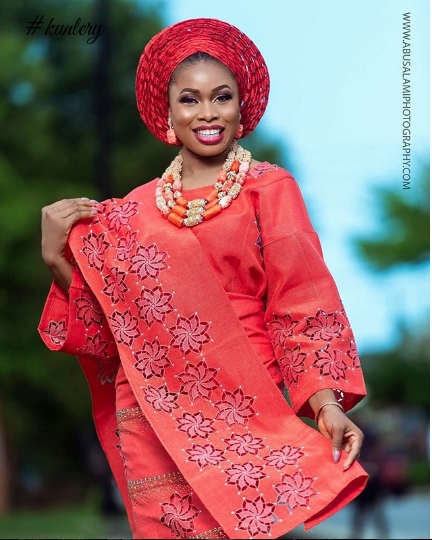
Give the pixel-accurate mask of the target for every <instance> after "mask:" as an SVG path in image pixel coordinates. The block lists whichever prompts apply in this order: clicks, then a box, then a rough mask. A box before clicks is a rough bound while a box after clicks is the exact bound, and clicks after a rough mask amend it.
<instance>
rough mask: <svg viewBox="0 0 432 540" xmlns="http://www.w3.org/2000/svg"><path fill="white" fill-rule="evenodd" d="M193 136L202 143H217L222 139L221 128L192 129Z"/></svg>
mask: <svg viewBox="0 0 432 540" xmlns="http://www.w3.org/2000/svg"><path fill="white" fill-rule="evenodd" d="M194 133H195V137H196V138H197V140H198V141H199V142H200V143H202V144H218V143H220V141H221V140H222V139H223V129H222V128H218V129H215V128H211V129H210V128H207V129H196V130H194Z"/></svg>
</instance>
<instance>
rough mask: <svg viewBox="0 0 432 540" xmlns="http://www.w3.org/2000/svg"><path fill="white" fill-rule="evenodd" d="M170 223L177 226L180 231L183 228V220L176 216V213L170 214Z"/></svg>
mask: <svg viewBox="0 0 432 540" xmlns="http://www.w3.org/2000/svg"><path fill="white" fill-rule="evenodd" d="M168 221H170V222H171V223H173V224H174V225H176V226H177V227H178V228H179V229H180V228H181V227H183V220H182V218H181V217H180V216H178V215H177V214H174V212H171V213H170V214H168Z"/></svg>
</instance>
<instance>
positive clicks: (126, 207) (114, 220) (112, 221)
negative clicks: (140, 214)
mask: <svg viewBox="0 0 432 540" xmlns="http://www.w3.org/2000/svg"><path fill="white" fill-rule="evenodd" d="M137 207H138V203H137V202H133V201H126V202H124V203H123V204H119V205H116V206H114V207H113V208H112V209H111V210H110V211H109V212H108V213H107V214H106V219H107V220H108V224H109V228H110V229H114V230H115V231H116V232H119V230H120V229H121V228H122V227H124V226H126V225H127V224H128V223H129V220H130V219H131V217H133V216H134V215H135V214H136V213H137Z"/></svg>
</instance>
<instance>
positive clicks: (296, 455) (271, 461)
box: [264, 444, 304, 469]
mask: <svg viewBox="0 0 432 540" xmlns="http://www.w3.org/2000/svg"><path fill="white" fill-rule="evenodd" d="M303 456H304V452H303V451H302V450H301V448H298V447H296V446H291V445H290V444H287V445H286V446H283V447H282V448H280V449H279V450H272V451H271V452H270V454H269V455H268V456H266V457H265V458H264V461H265V462H266V464H267V465H269V466H271V467H276V468H277V469H283V467H285V466H286V465H297V461H298V460H299V459H300V458H302V457H303Z"/></svg>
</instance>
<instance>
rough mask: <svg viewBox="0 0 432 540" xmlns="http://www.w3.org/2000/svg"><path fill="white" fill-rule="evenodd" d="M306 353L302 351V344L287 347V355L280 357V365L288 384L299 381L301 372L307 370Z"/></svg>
mask: <svg viewBox="0 0 432 540" xmlns="http://www.w3.org/2000/svg"><path fill="white" fill-rule="evenodd" d="M306 356H307V355H306V354H305V353H302V352H301V348H300V345H296V346H295V347H294V349H285V356H282V358H280V359H279V365H280V368H281V371H282V375H283V378H284V381H285V384H286V385H287V386H290V385H291V384H293V383H295V384H297V383H298V379H299V375H300V373H303V372H304V371H305V360H306Z"/></svg>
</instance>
